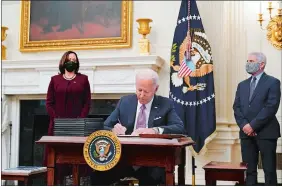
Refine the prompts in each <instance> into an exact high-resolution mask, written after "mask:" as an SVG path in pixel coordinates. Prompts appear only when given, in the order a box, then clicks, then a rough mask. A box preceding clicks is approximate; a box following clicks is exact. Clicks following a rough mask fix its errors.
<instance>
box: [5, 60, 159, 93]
mask: <svg viewBox="0 0 282 187" xmlns="http://www.w3.org/2000/svg"><path fill="white" fill-rule="evenodd" d="M79 60H80V72H81V73H84V74H86V75H88V79H89V82H90V87H91V93H132V92H135V83H134V82H135V79H134V76H135V73H136V71H138V70H140V69H144V68H152V69H154V70H156V71H158V70H160V69H161V67H162V66H163V64H164V60H163V59H162V58H161V57H159V56H155V55H150V56H129V57H105V58H87V59H79ZM58 64H59V59H44V60H16V61H15V60H4V61H2V73H3V75H2V77H3V79H2V93H3V94H5V95H22V94H24V95H26V94H45V93H46V92H47V88H48V85H49V82H50V78H51V76H53V75H56V74H57V73H58V71H59V69H58Z"/></svg>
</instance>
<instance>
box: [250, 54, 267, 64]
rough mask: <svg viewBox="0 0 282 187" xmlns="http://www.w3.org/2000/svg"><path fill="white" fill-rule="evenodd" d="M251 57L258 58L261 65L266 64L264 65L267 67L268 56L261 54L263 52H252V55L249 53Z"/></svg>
mask: <svg viewBox="0 0 282 187" xmlns="http://www.w3.org/2000/svg"><path fill="white" fill-rule="evenodd" d="M249 55H253V56H256V58H257V60H258V62H259V63H261V62H264V65H266V56H265V55H264V54H263V53H261V52H252V53H249Z"/></svg>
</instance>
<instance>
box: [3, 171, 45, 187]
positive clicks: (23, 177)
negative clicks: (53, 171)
mask: <svg viewBox="0 0 282 187" xmlns="http://www.w3.org/2000/svg"><path fill="white" fill-rule="evenodd" d="M46 173H47V167H37V166H19V167H16V168H8V169H4V170H2V172H1V180H17V181H23V182H24V184H25V185H26V186H30V185H32V179H33V178H36V177H39V176H42V175H45V176H46Z"/></svg>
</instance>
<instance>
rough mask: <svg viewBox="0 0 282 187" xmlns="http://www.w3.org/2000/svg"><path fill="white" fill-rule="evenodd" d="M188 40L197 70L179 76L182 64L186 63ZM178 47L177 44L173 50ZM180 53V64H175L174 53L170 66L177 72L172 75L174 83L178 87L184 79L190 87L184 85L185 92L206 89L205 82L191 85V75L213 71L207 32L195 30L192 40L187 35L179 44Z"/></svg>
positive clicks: (198, 75) (202, 74)
mask: <svg viewBox="0 0 282 187" xmlns="http://www.w3.org/2000/svg"><path fill="white" fill-rule="evenodd" d="M188 42H191V44H190V46H191V60H192V62H193V63H194V66H195V70H194V71H192V72H191V73H190V74H189V75H186V76H184V77H179V75H178V71H179V70H180V66H181V64H182V63H185V62H184V61H183V60H184V55H185V54H184V53H185V51H186V48H187V43H188ZM188 45H189V44H188ZM176 47H177V46H176V45H174V46H173V49H172V52H174V51H176ZM176 55H177V54H176ZM178 55H179V65H174V62H175V56H173V54H172V58H171V61H170V66H171V67H172V68H173V70H174V71H175V73H172V76H171V78H172V83H173V85H174V86H176V87H178V86H181V85H182V84H183V80H184V82H185V83H186V84H187V86H188V88H187V87H183V93H186V92H187V91H194V90H204V89H205V85H206V84H205V83H198V84H197V85H191V84H190V77H203V76H205V75H207V74H209V73H211V72H212V71H213V63H212V58H211V49H210V45H209V43H208V41H207V39H206V35H205V33H203V32H199V31H194V36H193V38H192V40H190V39H189V37H188V36H186V37H185V39H184V40H183V42H182V44H181V45H180V46H179V54H178Z"/></svg>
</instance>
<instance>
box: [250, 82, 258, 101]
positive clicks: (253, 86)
mask: <svg viewBox="0 0 282 187" xmlns="http://www.w3.org/2000/svg"><path fill="white" fill-rule="evenodd" d="M256 81H257V78H256V77H254V78H253V79H252V82H251V86H250V96H249V101H250V100H251V98H252V96H253V93H254V91H255V88H256Z"/></svg>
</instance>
